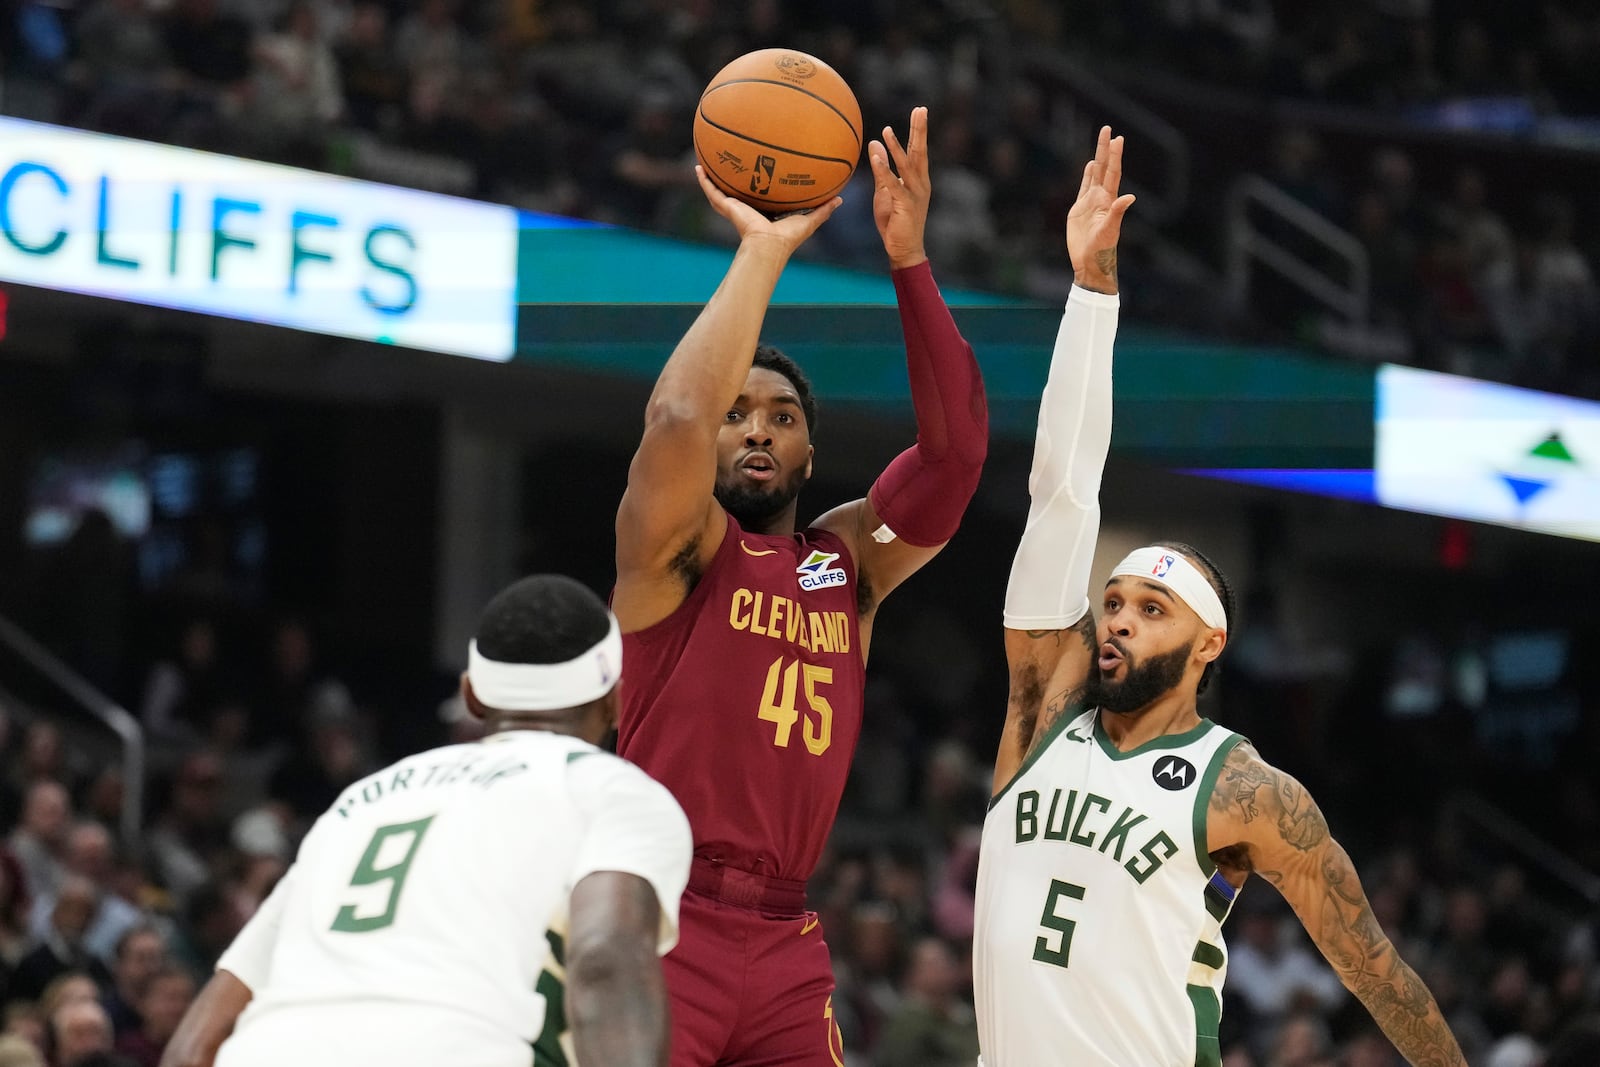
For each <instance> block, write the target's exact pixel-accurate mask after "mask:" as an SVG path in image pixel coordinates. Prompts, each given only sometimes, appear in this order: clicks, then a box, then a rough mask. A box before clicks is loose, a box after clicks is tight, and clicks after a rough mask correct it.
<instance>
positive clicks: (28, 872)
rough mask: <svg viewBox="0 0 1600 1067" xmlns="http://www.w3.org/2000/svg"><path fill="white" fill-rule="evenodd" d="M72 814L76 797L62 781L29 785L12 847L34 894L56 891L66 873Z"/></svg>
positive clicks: (28, 889) (30, 893)
mask: <svg viewBox="0 0 1600 1067" xmlns="http://www.w3.org/2000/svg"><path fill="white" fill-rule="evenodd" d="M71 818H72V800H71V798H70V797H69V796H68V795H67V790H66V787H65V786H63V785H62V784H61V783H60V782H56V781H52V780H50V779H40V780H38V781H35V782H33V783H32V784H30V785H29V786H28V787H27V792H26V794H24V796H23V800H22V818H21V820H20V821H19V822H18V824H17V827H16V829H15V830H13V831H12V833H11V841H10V848H11V852H12V854H13V855H15V856H16V857H17V862H18V863H20V864H21V865H22V873H23V877H24V878H25V879H26V882H27V885H26V887H25V888H26V890H27V892H28V894H29V895H30V896H43V895H45V894H47V893H54V892H55V891H56V889H57V888H58V887H59V886H60V884H61V880H62V878H63V877H65V875H66V867H65V865H64V864H63V863H62V860H61V853H62V849H63V848H64V847H65V845H66V838H67V826H68V824H69V821H70V820H71Z"/></svg>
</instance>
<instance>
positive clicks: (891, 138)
mask: <svg viewBox="0 0 1600 1067" xmlns="http://www.w3.org/2000/svg"><path fill="white" fill-rule="evenodd" d="M883 143H884V144H886V145H888V146H889V155H890V156H892V157H893V158H894V169H895V171H896V172H897V173H898V174H899V175H900V177H901V178H902V179H904V178H905V176H906V150H905V149H904V148H903V147H902V146H901V144H900V138H898V137H896V136H895V135H894V128H893V127H891V126H885V127H884V128H883Z"/></svg>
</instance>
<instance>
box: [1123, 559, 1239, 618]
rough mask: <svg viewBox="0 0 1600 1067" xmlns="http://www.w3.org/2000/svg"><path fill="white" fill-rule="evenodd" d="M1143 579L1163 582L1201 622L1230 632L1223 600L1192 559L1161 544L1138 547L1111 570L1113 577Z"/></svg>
mask: <svg viewBox="0 0 1600 1067" xmlns="http://www.w3.org/2000/svg"><path fill="white" fill-rule="evenodd" d="M1123 576H1127V577H1133V578H1143V579H1144V580H1145V581H1147V582H1159V583H1161V584H1162V585H1164V586H1166V587H1167V588H1168V589H1170V590H1172V595H1173V596H1175V597H1177V598H1178V599H1179V600H1181V601H1183V602H1184V603H1185V604H1187V605H1189V606H1190V607H1191V608H1193V609H1194V613H1195V614H1196V615H1198V616H1200V621H1201V622H1203V623H1205V624H1206V625H1207V626H1211V627H1215V628H1216V629H1218V630H1222V631H1224V632H1226V630H1227V629H1228V613H1227V612H1225V611H1223V610H1222V599H1221V598H1220V597H1218V596H1217V591H1216V590H1215V589H1213V588H1212V587H1211V583H1210V582H1208V581H1206V576H1205V575H1204V574H1201V573H1200V568H1199V567H1196V566H1195V565H1194V564H1193V563H1190V562H1189V561H1188V559H1186V558H1185V557H1184V556H1182V555H1180V554H1179V553H1177V552H1174V551H1173V550H1172V549H1170V548H1165V547H1163V546H1161V545H1151V546H1149V547H1148V548H1136V549H1134V550H1133V551H1132V552H1129V553H1128V554H1127V556H1126V557H1124V558H1123V560H1122V562H1121V563H1119V564H1117V565H1116V566H1115V567H1113V568H1111V577H1113V578H1118V577H1123Z"/></svg>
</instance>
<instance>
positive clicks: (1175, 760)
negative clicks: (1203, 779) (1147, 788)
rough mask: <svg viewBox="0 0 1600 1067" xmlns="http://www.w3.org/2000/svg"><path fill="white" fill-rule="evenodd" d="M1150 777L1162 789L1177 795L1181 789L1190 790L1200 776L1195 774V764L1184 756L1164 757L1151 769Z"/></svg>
mask: <svg viewBox="0 0 1600 1067" xmlns="http://www.w3.org/2000/svg"><path fill="white" fill-rule="evenodd" d="M1150 777H1152V778H1154V779H1155V780H1156V785H1159V786H1160V787H1161V788H1162V789H1170V790H1172V791H1173V792H1174V793H1176V792H1177V791H1178V790H1180V789H1188V788H1189V787H1190V786H1191V785H1193V784H1194V780H1195V779H1196V778H1198V777H1199V775H1197V774H1196V773H1195V769H1194V764H1192V763H1190V762H1189V761H1188V760H1186V759H1184V758H1183V757H1182V756H1162V757H1161V758H1160V759H1158V760H1156V765H1155V766H1154V767H1153V768H1151V771H1150Z"/></svg>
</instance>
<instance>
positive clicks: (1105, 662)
mask: <svg viewBox="0 0 1600 1067" xmlns="http://www.w3.org/2000/svg"><path fill="white" fill-rule="evenodd" d="M1097 662H1098V663H1099V664H1100V669H1101V670H1102V671H1114V670H1116V669H1117V667H1119V666H1120V665H1121V664H1122V653H1121V651H1119V650H1118V648H1117V646H1116V645H1113V644H1112V643H1111V642H1110V641H1107V642H1106V643H1105V644H1103V645H1101V646H1100V659H1099V660H1098V661H1097Z"/></svg>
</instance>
